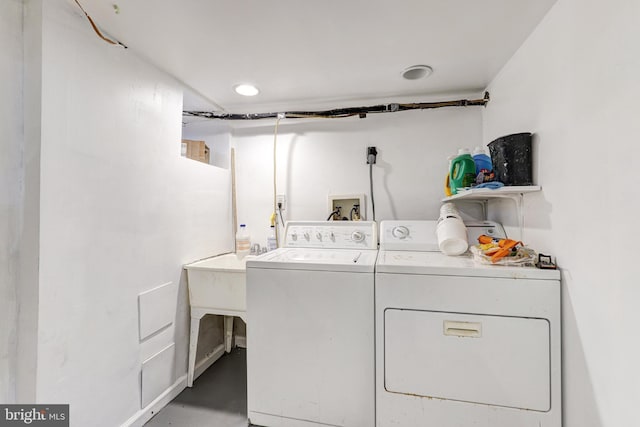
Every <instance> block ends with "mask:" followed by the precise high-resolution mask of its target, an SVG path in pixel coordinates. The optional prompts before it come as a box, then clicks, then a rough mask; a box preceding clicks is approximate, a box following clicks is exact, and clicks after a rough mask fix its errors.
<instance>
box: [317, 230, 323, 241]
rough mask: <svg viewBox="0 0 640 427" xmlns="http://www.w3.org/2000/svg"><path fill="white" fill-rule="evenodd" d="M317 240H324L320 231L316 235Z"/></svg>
mask: <svg viewBox="0 0 640 427" xmlns="http://www.w3.org/2000/svg"><path fill="white" fill-rule="evenodd" d="M316 238H317V239H318V240H322V233H320V232H319V231H318V232H317V233H316Z"/></svg>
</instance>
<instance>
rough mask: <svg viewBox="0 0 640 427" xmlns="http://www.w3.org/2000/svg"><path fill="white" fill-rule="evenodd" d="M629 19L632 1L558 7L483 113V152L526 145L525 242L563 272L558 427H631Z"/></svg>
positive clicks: (636, 90) (633, 280)
mask: <svg viewBox="0 0 640 427" xmlns="http://www.w3.org/2000/svg"><path fill="white" fill-rule="evenodd" d="M639 17H640V5H639V4H638V3H637V2H628V1H624V0H614V1H611V2H606V3H602V2H583V1H578V0H558V2H557V3H556V5H555V6H554V7H553V8H552V9H551V11H550V12H549V14H548V15H547V16H546V17H545V19H544V20H543V21H542V22H541V24H540V25H539V26H538V28H537V29H536V30H535V31H534V32H533V33H532V35H531V36H530V37H529V39H528V40H527V41H526V42H525V43H524V44H523V46H522V47H521V48H520V49H519V50H518V52H517V53H516V54H515V55H514V57H513V58H512V59H511V60H510V61H509V62H508V63H507V65H506V66H505V67H504V69H503V70H502V71H501V72H500V73H499V74H498V76H497V77H496V78H495V79H494V81H493V82H492V83H491V85H490V87H489V90H490V92H491V97H492V101H491V103H490V104H489V106H488V107H487V109H486V110H485V111H484V120H483V123H484V142H485V143H488V142H490V141H492V140H493V139H495V138H496V137H499V136H502V135H505V134H509V133H514V132H522V131H531V132H534V134H535V138H534V158H533V160H534V169H535V174H534V179H535V181H536V183H537V184H540V185H541V186H542V192H540V193H536V194H530V195H527V196H526V203H525V212H524V213H525V237H526V241H525V243H528V244H530V245H531V246H532V247H534V248H535V249H538V250H539V251H541V252H543V253H551V254H553V255H555V256H557V261H558V264H559V266H560V267H561V268H562V289H563V291H562V298H563V360H564V362H563V370H564V372H563V380H564V385H563V386H564V393H563V397H564V423H563V426H565V427H601V426H605V427H614V426H630V425H635V424H637V422H638V421H637V419H638V415H637V412H636V407H637V403H638V402H640V382H639V381H638V378H640V365H639V364H638V360H640V342H639V341H638V340H637V339H635V338H633V337H635V336H637V331H636V328H635V325H636V324H638V321H639V320H640V314H638V313H639V311H638V307H637V305H638V301H640V287H639V286H638V279H637V272H636V270H637V269H636V266H637V264H638V262H637V260H636V258H637V240H638V236H639V234H638V231H637V211H638V208H639V207H640V202H638V198H637V197H636V196H637V194H638V191H637V188H636V182H637V175H638V168H639V166H640V163H639V160H638V159H639V158H640V148H639V147H640V146H639V145H638V142H637V141H638V135H639V134H640V121H639V120H638V117H637V116H638V106H637V102H636V100H637V99H638V98H639V95H640V86H639V85H638V84H637V77H638V75H639V74H640V56H638V54H637V52H638V51H640V28H639V27H638V25H637V22H638V18H639ZM490 211H492V212H494V213H495V214H496V215H495V216H496V217H497V218H498V219H501V220H504V221H505V222H507V223H509V224H510V225H514V221H513V218H512V215H511V214H510V213H509V212H512V209H511V210H510V207H509V206H500V207H499V209H491V208H490Z"/></svg>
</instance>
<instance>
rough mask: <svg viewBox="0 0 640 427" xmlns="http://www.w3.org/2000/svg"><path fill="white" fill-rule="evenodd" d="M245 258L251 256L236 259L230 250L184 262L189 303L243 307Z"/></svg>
mask: <svg viewBox="0 0 640 427" xmlns="http://www.w3.org/2000/svg"><path fill="white" fill-rule="evenodd" d="M247 258H253V256H251V255H249V256H246V257H244V258H242V259H238V257H237V256H236V254H233V253H230V254H225V255H219V256H216V257H212V258H207V259H204V260H202V261H197V262H194V263H192V264H187V265H185V266H184V268H185V269H186V270H187V280H188V282H189V304H190V305H191V307H199V308H213V309H220V310H233V311H243V312H244V311H246V310H247V286H246V263H247ZM221 314H225V313H221ZM238 315H239V314H238ZM240 317H244V315H243V316H240Z"/></svg>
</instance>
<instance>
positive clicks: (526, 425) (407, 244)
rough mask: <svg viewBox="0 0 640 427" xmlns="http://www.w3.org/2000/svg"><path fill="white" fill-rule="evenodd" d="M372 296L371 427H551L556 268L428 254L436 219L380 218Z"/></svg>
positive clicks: (556, 416)
mask: <svg viewBox="0 0 640 427" xmlns="http://www.w3.org/2000/svg"><path fill="white" fill-rule="evenodd" d="M469 230H470V232H469V235H470V236H469V237H470V239H469V240H470V242H471V241H472V240H475V238H476V237H477V235H479V234H490V235H494V236H499V235H500V234H501V233H503V231H502V227H499V226H496V225H495V224H491V223H484V224H483V223H481V224H476V225H475V227H469ZM403 249H405V250H403ZM375 292H376V303H375V306H376V308H375V316H376V426H377V427H391V426H393V427H397V426H407V427H409V426H437V427H461V426H463V427H466V426H474V427H514V426H518V427H560V426H561V414H562V411H561V384H560V381H561V377H560V360H561V359H560V351H561V350H560V348H561V347H560V346H561V343H560V274H559V271H556V270H539V269H536V268H533V267H502V266H494V265H477V264H475V263H474V262H473V260H472V259H471V258H470V256H468V255H463V256H456V257H452V256H446V255H444V254H442V253H440V252H439V251H437V242H436V221H383V222H382V223H381V225H380V252H379V256H378V261H377V265H376V284H375Z"/></svg>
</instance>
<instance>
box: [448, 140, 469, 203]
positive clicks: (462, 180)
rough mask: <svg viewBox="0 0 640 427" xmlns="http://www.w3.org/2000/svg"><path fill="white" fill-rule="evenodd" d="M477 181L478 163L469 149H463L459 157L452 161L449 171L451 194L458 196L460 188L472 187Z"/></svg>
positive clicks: (459, 152)
mask: <svg viewBox="0 0 640 427" xmlns="http://www.w3.org/2000/svg"><path fill="white" fill-rule="evenodd" d="M475 180H476V163H475V162H474V161H473V157H471V153H470V152H469V150H468V149H465V148H461V149H459V150H458V155H457V156H456V158H455V159H453V160H452V161H451V167H450V169H449V186H450V188H451V194H456V193H457V192H458V190H459V189H460V188H465V187H471V186H472V185H473V184H474V183H475Z"/></svg>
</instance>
